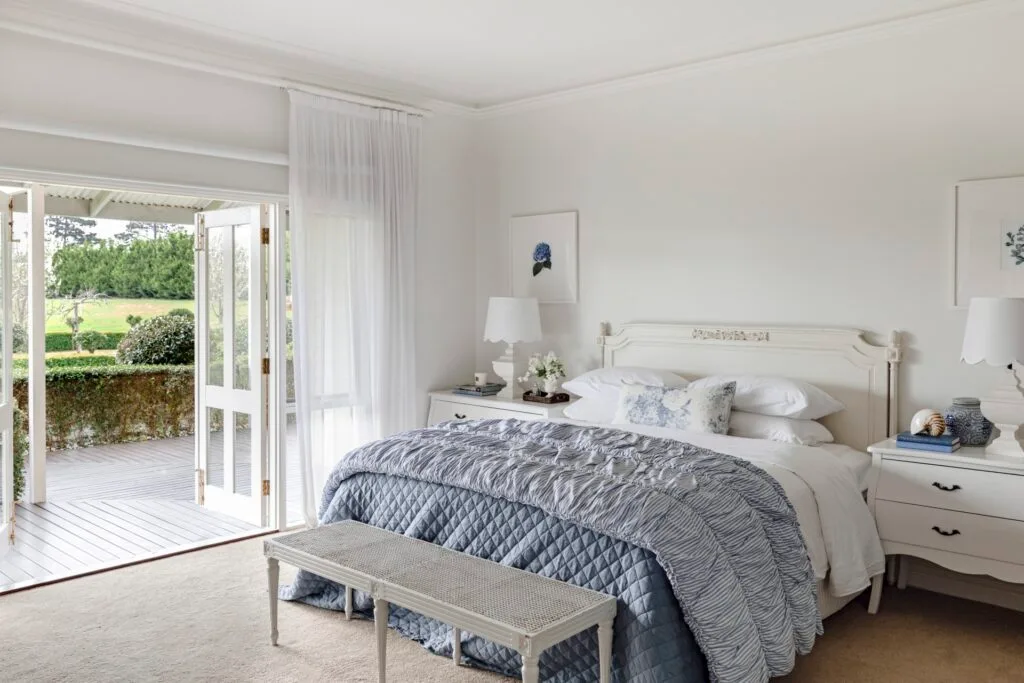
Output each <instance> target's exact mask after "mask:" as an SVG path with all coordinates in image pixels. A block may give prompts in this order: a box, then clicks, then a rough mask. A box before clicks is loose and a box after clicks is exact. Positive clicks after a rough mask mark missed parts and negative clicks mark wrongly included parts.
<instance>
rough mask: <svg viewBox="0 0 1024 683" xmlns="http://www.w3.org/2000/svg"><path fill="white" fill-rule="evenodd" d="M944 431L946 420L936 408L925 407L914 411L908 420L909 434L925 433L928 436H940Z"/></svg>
mask: <svg viewBox="0 0 1024 683" xmlns="http://www.w3.org/2000/svg"><path fill="white" fill-rule="evenodd" d="M945 432H946V420H945V418H943V417H942V414H941V413H940V412H939V411H937V410H932V409H931V408H925V409H924V410H919V411H917V412H916V413H914V418H913V419H912V420H911V421H910V433H911V434H927V435H929V436H942V435H943V434H944V433H945Z"/></svg>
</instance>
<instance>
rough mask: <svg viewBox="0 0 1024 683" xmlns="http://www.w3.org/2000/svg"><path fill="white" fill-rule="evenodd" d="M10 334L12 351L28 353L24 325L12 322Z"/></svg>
mask: <svg viewBox="0 0 1024 683" xmlns="http://www.w3.org/2000/svg"><path fill="white" fill-rule="evenodd" d="M11 336H12V337H13V338H14V353H28V332H27V331H26V330H25V327H24V326H22V325H19V324H18V323H14V326H13V327H12V328H11Z"/></svg>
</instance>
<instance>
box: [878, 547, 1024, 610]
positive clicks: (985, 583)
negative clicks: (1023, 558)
mask: <svg viewBox="0 0 1024 683" xmlns="http://www.w3.org/2000/svg"><path fill="white" fill-rule="evenodd" d="M903 561H904V562H909V563H910V568H909V571H910V574H909V576H908V577H907V585H910V586H914V587H915V588H923V589H924V590H929V591H932V592H935V593H943V594H945V595H952V596H954V597H957V598H964V599H965V600H974V601H976V602H984V603H987V604H989V605H996V606H997V607H1006V608H1007V609H1012V610H1016V611H1018V612H1024V585H1022V584H1016V583H1006V582H1005V581H999V580H998V579H993V578H992V577H989V576H975V575H972V574H958V573H956V572H953V571H950V570H948V569H945V568H943V567H940V566H938V565H937V564H932V563H931V562H928V561H927V560H922V559H919V558H916V557H904V558H903ZM887 590H896V589H895V587H891V588H889V587H887ZM882 603H883V608H884V603H885V598H884V597H883V599H882Z"/></svg>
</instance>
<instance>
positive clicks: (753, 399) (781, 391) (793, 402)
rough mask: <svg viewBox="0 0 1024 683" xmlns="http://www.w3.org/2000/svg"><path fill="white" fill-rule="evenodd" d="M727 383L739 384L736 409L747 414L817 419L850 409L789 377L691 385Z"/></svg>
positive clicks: (723, 378) (705, 382)
mask: <svg viewBox="0 0 1024 683" xmlns="http://www.w3.org/2000/svg"><path fill="white" fill-rule="evenodd" d="M726 382H736V397H735V398H734V399H733V403H732V405H733V408H735V409H736V410H742V411H743V412H747V413H757V414H758V415H774V416H776V417H792V418H796V419H800V420H817V419H819V418H822V417H825V416H826V415H831V414H832V413H837V412H839V411H840V410H843V409H845V408H846V406H844V405H843V404H842V403H840V402H839V401H837V400H836V399H834V398H832V397H831V396H829V395H828V394H827V393H825V392H824V391H822V390H821V389H819V388H818V387H816V386H814V385H813V384H808V383H807V382H802V381H800V380H797V379H786V378H785V377H762V376H758V375H712V376H711V377H703V378H701V379H699V380H697V381H696V382H693V383H691V384H690V386H694V387H711V386H715V385H716V384H725V383H726Z"/></svg>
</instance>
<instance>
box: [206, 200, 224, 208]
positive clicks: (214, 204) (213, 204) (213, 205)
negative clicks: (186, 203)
mask: <svg viewBox="0 0 1024 683" xmlns="http://www.w3.org/2000/svg"><path fill="white" fill-rule="evenodd" d="M225 204H227V202H222V201H220V200H219V199H218V200H216V201H212V202H210V203H209V204H207V205H206V208H205V209H203V211H216V210H217V209H223V208H224V205H225Z"/></svg>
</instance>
